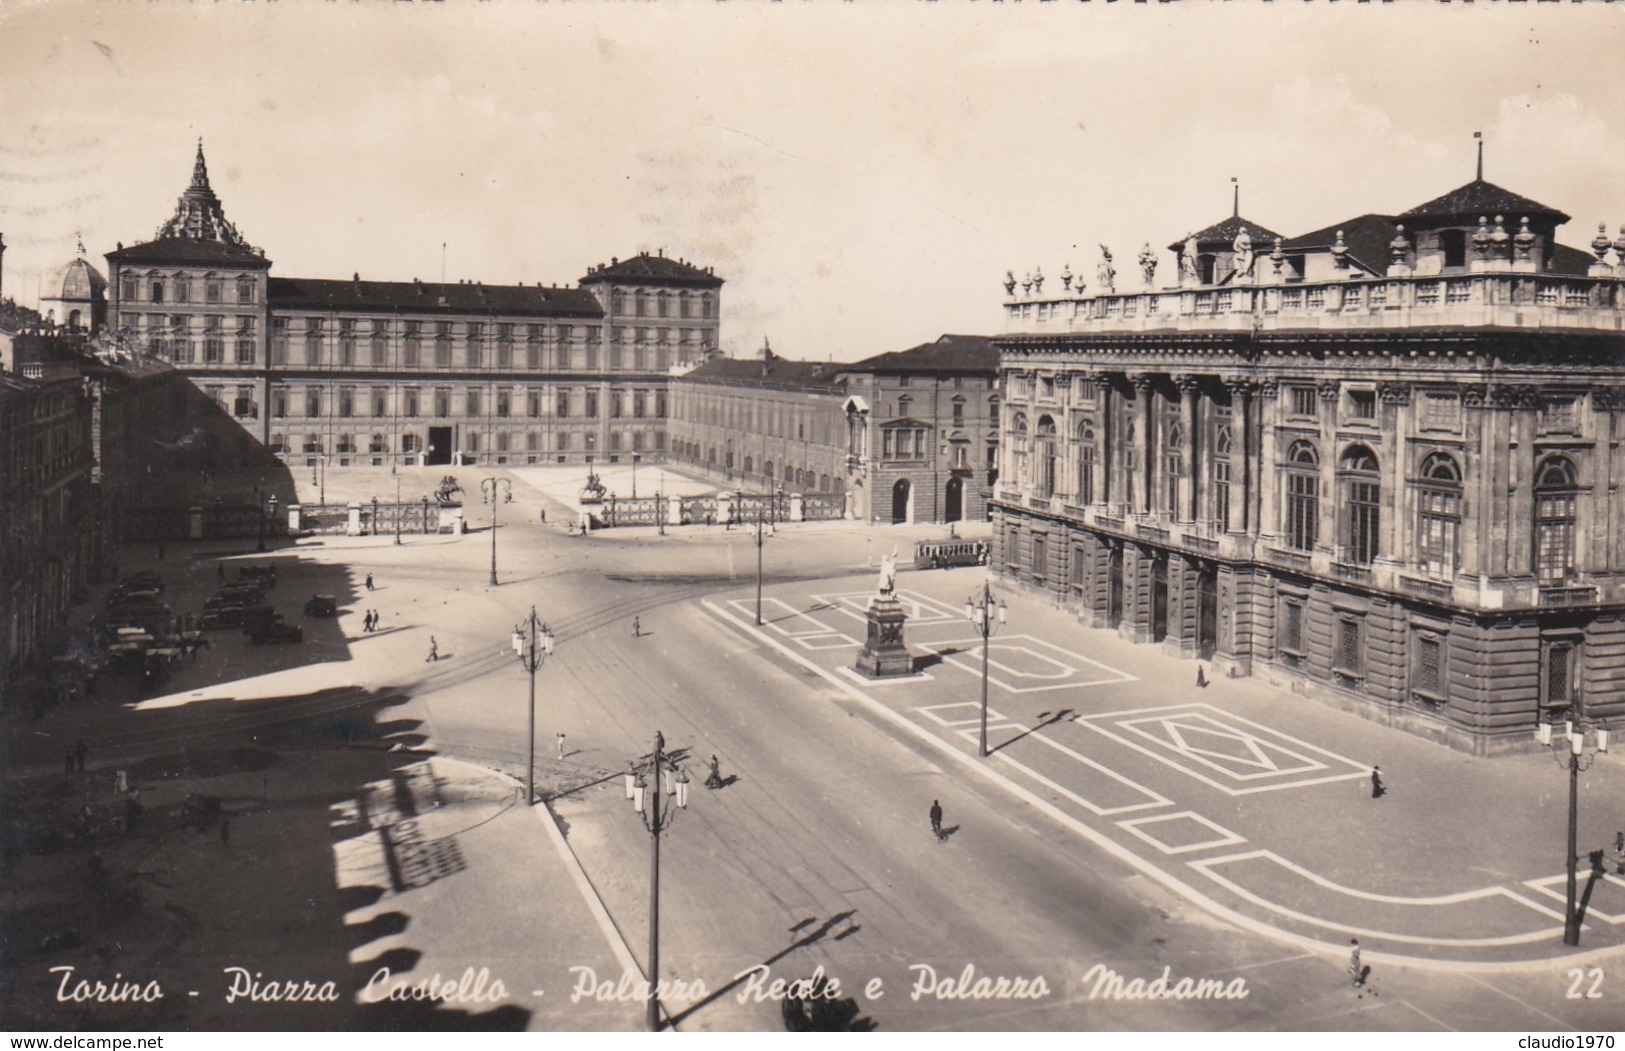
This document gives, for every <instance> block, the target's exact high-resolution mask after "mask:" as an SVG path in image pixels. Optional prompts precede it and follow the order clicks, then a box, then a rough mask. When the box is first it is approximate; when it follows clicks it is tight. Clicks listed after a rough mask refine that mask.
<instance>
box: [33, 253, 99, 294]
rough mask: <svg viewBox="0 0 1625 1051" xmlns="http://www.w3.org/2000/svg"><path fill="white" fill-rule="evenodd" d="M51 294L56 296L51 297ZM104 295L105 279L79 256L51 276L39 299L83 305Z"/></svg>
mask: <svg viewBox="0 0 1625 1051" xmlns="http://www.w3.org/2000/svg"><path fill="white" fill-rule="evenodd" d="M53 292H54V293H56V294H55V295H51V293H53ZM106 294H107V278H105V277H103V276H102V274H101V271H99V270H97V269H96V268H95V267H93V266H91V265H90V262H89V261H88V260H86V259H85V257H84V256H80V257H79V258H77V259H75V260H73V261H72V262H71V263H69V264H68V265H67V266H65V267H63V268H62V269H61V270H59V271H57V272H56V273H55V274H53V275H52V277H51V281H50V283H49V284H48V285H46V286H45V294H44V295H42V296H41V297H40V298H42V299H58V300H73V301H77V302H81V303H84V302H89V301H91V300H93V299H100V298H102V297H103V296H105V295H106Z"/></svg>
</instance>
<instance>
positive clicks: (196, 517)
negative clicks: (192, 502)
mask: <svg viewBox="0 0 1625 1051" xmlns="http://www.w3.org/2000/svg"><path fill="white" fill-rule="evenodd" d="M186 535H187V537H188V538H190V539H192V540H202V539H203V508H201V507H189V508H187V509H186Z"/></svg>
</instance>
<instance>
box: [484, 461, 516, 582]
mask: <svg viewBox="0 0 1625 1051" xmlns="http://www.w3.org/2000/svg"><path fill="white" fill-rule="evenodd" d="M504 485H505V486H507V487H508V489H507V493H508V498H509V499H510V500H511V499H513V483H512V482H510V481H508V479H506V478H495V477H493V478H482V479H481V480H480V500H481V501H485V500H489V501H490V502H491V586H492V587H496V586H497V504H499V503H501V501H500V500H498V499H497V492H498V491H499V489H500V487H502V486H504ZM486 486H490V487H491V491H490V493H489V494H487V493H486V491H485V487H486Z"/></svg>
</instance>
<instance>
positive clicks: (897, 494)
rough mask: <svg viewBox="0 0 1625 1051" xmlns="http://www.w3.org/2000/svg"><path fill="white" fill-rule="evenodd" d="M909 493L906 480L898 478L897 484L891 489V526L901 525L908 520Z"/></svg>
mask: <svg viewBox="0 0 1625 1051" xmlns="http://www.w3.org/2000/svg"><path fill="white" fill-rule="evenodd" d="M910 491H911V490H910V487H909V484H908V479H907V478H899V479H898V480H897V484H896V485H894V486H892V487H891V521H892V525H902V524H903V523H904V522H907V521H908V520H909V517H910V516H909V511H910V509H911V508H910V507H909V504H910V500H909V493H910Z"/></svg>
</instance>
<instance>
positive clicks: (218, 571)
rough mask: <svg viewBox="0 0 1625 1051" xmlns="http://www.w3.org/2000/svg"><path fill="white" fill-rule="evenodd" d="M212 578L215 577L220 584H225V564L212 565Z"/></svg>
mask: <svg viewBox="0 0 1625 1051" xmlns="http://www.w3.org/2000/svg"><path fill="white" fill-rule="evenodd" d="M214 576H215V579H216V580H218V581H220V582H221V583H222V584H223V583H225V581H226V564H225V563H224V562H216V563H215V564H214Z"/></svg>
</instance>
